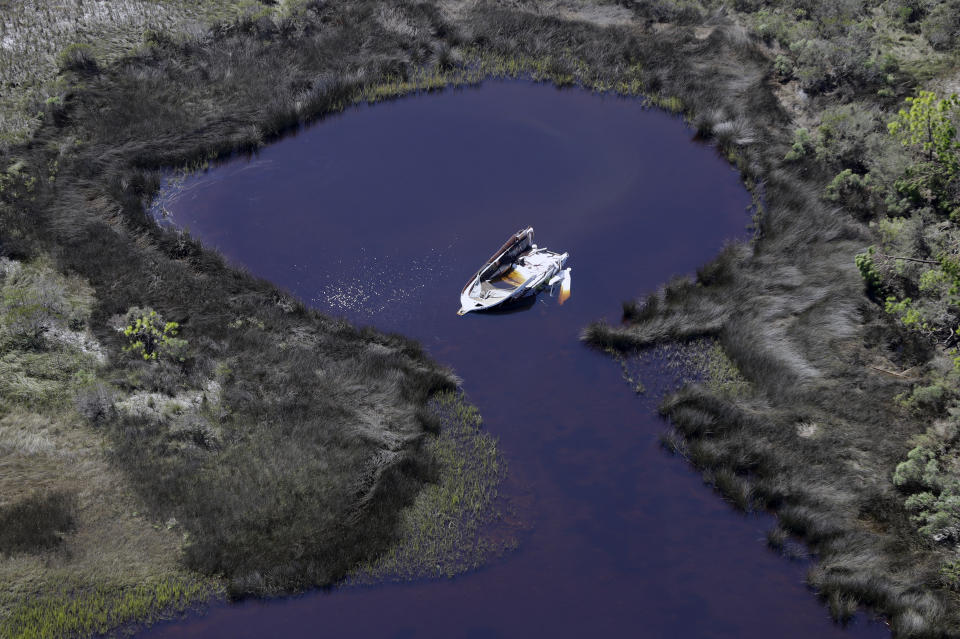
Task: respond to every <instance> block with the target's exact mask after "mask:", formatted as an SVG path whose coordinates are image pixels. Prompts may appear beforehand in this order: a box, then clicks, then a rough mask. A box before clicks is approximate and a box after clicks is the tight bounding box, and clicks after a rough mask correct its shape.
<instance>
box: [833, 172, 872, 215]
mask: <svg viewBox="0 0 960 639" xmlns="http://www.w3.org/2000/svg"><path fill="white" fill-rule="evenodd" d="M824 197H825V198H826V199H827V200H828V201H830V202H836V203H838V204H843V205H844V206H845V207H846V208H847V209H849V210H850V211H851V212H852V213H855V214H856V215H857V216H859V217H861V218H867V217H872V216H874V215H876V214H877V212H878V211H879V209H880V207H881V206H882V205H883V199H882V198H881V197H880V196H879V194H878V192H877V188H876V185H875V184H874V182H873V178H872V177H871V176H870V174H869V173H867V174H866V175H859V174H857V173H854V172H853V171H852V170H851V169H844V170H843V171H841V172H840V173H838V174H837V175H836V177H834V178H833V180H831V182H830V184H828V185H827V188H826V189H825V191H824Z"/></svg>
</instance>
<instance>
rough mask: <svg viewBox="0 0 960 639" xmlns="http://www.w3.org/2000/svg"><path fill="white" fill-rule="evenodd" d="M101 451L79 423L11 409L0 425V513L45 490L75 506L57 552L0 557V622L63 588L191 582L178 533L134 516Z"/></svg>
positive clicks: (100, 443) (99, 441) (95, 436)
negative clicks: (70, 497)
mask: <svg viewBox="0 0 960 639" xmlns="http://www.w3.org/2000/svg"><path fill="white" fill-rule="evenodd" d="M105 450H106V442H105V441H104V439H103V437H102V436H101V435H100V434H99V433H97V432H95V431H94V430H93V428H92V427H90V426H88V425H87V424H86V423H85V421H84V420H83V419H82V418H80V417H79V416H73V415H69V414H63V415H60V416H56V417H47V416H44V415H40V414H38V413H31V412H27V411H23V410H14V411H12V412H11V413H9V414H7V415H6V416H4V417H3V419H0V451H2V454H0V506H2V505H6V504H9V503H12V502H16V501H18V500H19V499H22V498H23V497H25V496H27V495H30V494H32V493H34V492H38V491H51V490H62V491H66V492H69V493H75V494H76V495H77V497H78V501H79V508H78V511H77V517H76V530H75V531H74V532H73V533H72V534H70V535H67V536H65V538H64V541H63V543H62V544H61V545H60V546H59V547H58V548H56V549H54V550H51V551H48V552H45V553H40V554H26V553H24V554H18V555H13V556H6V557H0V583H3V584H4V588H3V589H2V590H0V619H3V618H5V617H7V616H8V615H10V614H11V613H12V612H13V611H14V610H15V609H16V608H17V607H18V606H22V605H24V603H25V602H30V601H31V598H32V596H34V595H37V594H38V593H46V592H49V591H51V590H55V589H57V588H60V587H62V585H63V584H70V587H71V588H78V589H83V588H93V587H95V586H96V585H97V584H100V583H105V582H106V583H110V584H111V585H114V586H120V587H123V586H128V587H130V588H133V587H135V586H136V585H137V584H140V583H144V582H146V581H149V580H152V579H157V578H162V577H174V578H178V577H179V578H183V579H185V580H195V579H197V577H196V576H194V575H191V574H190V573H188V572H187V571H185V570H184V569H183V568H182V567H181V566H180V565H179V563H178V557H179V552H180V546H181V544H182V542H183V536H182V532H181V531H180V530H179V529H178V527H177V526H176V525H171V526H170V527H166V526H157V525H155V524H153V523H151V522H150V521H148V520H147V519H146V518H145V517H144V516H142V515H140V514H139V513H138V512H137V509H138V506H137V502H136V500H135V499H134V498H133V496H132V495H131V494H130V492H129V488H128V484H127V481H126V480H125V479H124V478H123V477H122V476H121V474H120V473H119V471H118V470H117V469H116V468H115V467H114V466H113V465H111V464H110V463H109V462H108V460H107V458H106V454H105ZM171 523H172V522H171ZM213 587H214V586H213V584H211V588H213Z"/></svg>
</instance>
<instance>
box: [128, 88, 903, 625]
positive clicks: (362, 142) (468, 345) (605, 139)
mask: <svg viewBox="0 0 960 639" xmlns="http://www.w3.org/2000/svg"><path fill="white" fill-rule="evenodd" d="M692 138H693V132H692V131H691V129H690V128H689V127H687V126H686V125H685V124H684V123H683V122H682V121H681V120H680V119H678V118H676V117H674V116H671V115H669V114H666V113H663V112H659V111H654V110H648V109H644V108H643V107H642V106H641V104H640V103H639V102H637V101H635V100H627V99H622V98H617V97H614V96H598V95H595V94H590V93H587V92H584V91H579V90H562V91H561V90H557V89H555V88H553V87H551V86H546V85H538V84H532V83H528V82H520V81H488V82H486V83H484V84H483V85H482V86H480V87H475V88H469V89H460V90H447V91H443V92H441V93H434V94H430V95H425V96H417V97H411V98H406V99H402V100H398V101H394V102H390V103H385V104H380V105H377V106H376V107H366V106H364V107H359V108H355V109H351V110H349V111H348V112H346V113H344V114H342V115H340V116H337V117H332V118H328V119H326V120H325V121H323V122H322V123H320V124H318V125H315V126H312V127H309V128H307V129H305V130H304V131H301V132H300V133H299V134H298V135H295V136H291V137H288V138H286V139H284V140H282V141H280V142H278V143H276V144H273V145H271V146H269V147H267V148H265V149H263V150H262V151H261V152H259V153H258V154H257V155H256V156H255V157H253V158H238V159H235V160H231V161H229V162H226V163H224V164H223V165H221V166H219V167H217V168H214V169H213V170H210V171H209V172H206V173H204V174H200V175H197V176H193V177H190V178H187V179H186V180H185V181H184V182H183V183H182V184H181V185H180V189H179V190H178V192H177V194H176V196H175V197H172V198H170V200H169V201H168V202H166V207H167V209H168V210H169V212H170V214H171V216H172V219H173V221H174V222H175V223H176V224H177V225H179V226H181V227H186V228H188V229H189V230H190V232H191V234H192V235H193V236H194V237H199V238H201V239H202V240H203V241H204V242H205V243H206V244H208V245H212V246H215V247H217V248H218V249H220V250H221V251H222V252H223V253H224V254H225V255H226V256H227V258H228V259H229V260H231V261H232V262H233V263H235V264H238V265H242V266H243V267H245V268H246V269H248V270H250V271H251V272H253V273H254V274H256V275H259V276H262V277H264V278H267V279H269V280H271V281H273V282H275V283H276V284H278V285H280V286H282V287H285V288H287V289H288V290H290V291H292V292H293V293H294V294H296V295H298V296H299V297H300V298H302V299H303V300H305V301H307V302H308V303H309V304H311V305H313V306H314V307H316V308H318V309H320V310H322V311H324V312H326V313H330V314H333V315H337V316H344V317H346V318H347V319H349V320H350V321H352V322H355V323H358V324H370V325H373V326H376V327H377V328H379V329H382V330H385V331H392V332H399V333H403V334H405V335H409V336H411V337H414V338H417V339H419V340H421V342H422V343H423V344H424V345H425V347H426V348H427V350H428V351H429V352H430V354H431V356H432V357H434V358H435V359H437V360H439V361H440V362H442V363H444V364H446V365H449V366H450V367H452V368H453V369H454V370H455V371H456V373H457V374H458V375H459V376H460V377H461V378H462V379H463V388H464V390H465V392H466V393H467V396H468V399H469V401H471V402H472V403H474V404H476V405H477V406H478V407H479V409H480V412H481V413H482V415H483V417H484V427H485V428H486V429H487V430H488V431H489V432H491V433H493V434H494V435H496V436H497V437H498V438H499V440H500V448H501V450H502V451H503V454H504V456H505V457H506V459H507V461H508V463H509V467H510V472H511V476H512V479H511V484H512V486H513V488H512V489H511V490H512V491H513V492H514V494H515V495H519V496H520V497H522V499H517V500H516V502H517V504H519V506H518V507H519V508H520V511H521V512H520V513H519V516H520V517H521V518H522V519H523V520H524V521H525V522H526V523H527V526H528V527H527V528H526V529H525V530H524V531H523V532H522V533H521V534H520V545H519V548H518V549H517V550H516V551H514V552H511V553H508V554H507V555H505V556H504V557H503V558H501V559H499V560H496V561H495V562H494V563H492V564H491V565H489V566H487V567H485V568H483V569H481V570H478V571H476V572H473V573H469V574H465V575H462V576H460V577H457V578H454V579H439V580H424V581H417V582H412V583H406V584H399V585H397V584H388V585H382V586H375V587H351V588H342V589H334V590H330V591H322V592H314V593H309V594H306V595H302V596H299V597H293V598H286V599H280V600H275V601H247V602H243V603H240V604H235V605H220V606H216V607H214V608H213V609H211V610H208V611H207V612H205V613H204V614H202V615H200V616H195V617H190V618H188V619H185V620H181V621H177V622H170V623H165V624H161V625H158V626H155V627H153V628H151V629H149V630H147V631H145V632H144V633H143V635H144V636H150V637H262V636H290V637H297V636H304V637H306V636H311V637H312V636H317V635H318V634H329V635H330V636H338V637H341V636H369V637H471V638H474V637H476V638H479V637H515V636H527V637H532V636H549V637H582V636H640V637H649V638H655V637H664V638H666V637H671V638H674V637H711V638H720V637H730V638H734V637H736V638H738V639H742V638H745V637H757V638H760V637H763V638H767V637H771V636H776V637H778V638H780V639H788V638H793V637H796V638H804V639H806V638H809V637H845V638H852V637H881V636H888V635H889V632H888V631H887V629H886V627H885V625H883V624H882V623H880V622H878V621H873V620H870V619H868V618H867V617H866V616H865V615H861V616H859V617H857V619H856V620H855V621H854V622H853V623H852V624H851V625H850V626H848V627H847V628H841V627H839V626H837V625H835V624H834V623H833V622H832V621H831V620H830V618H829V615H828V613H827V610H826V608H825V607H824V606H823V605H822V604H821V603H820V602H818V601H817V599H816V597H815V595H814V594H813V593H812V592H811V591H810V590H809V589H808V588H807V587H806V586H805V585H804V575H805V572H806V570H808V568H809V564H808V563H806V562H802V561H792V562H791V561H788V560H786V559H784V558H782V557H779V556H777V555H776V554H774V553H773V552H771V551H770V550H768V549H767V547H766V544H765V532H766V530H767V529H769V528H770V527H771V526H772V525H773V521H772V518H771V517H769V516H767V515H751V516H744V515H741V514H738V513H737V512H735V511H734V510H733V509H732V508H731V507H730V506H729V505H728V504H726V503H725V502H724V501H722V500H721V499H720V498H719V497H718V496H717V495H716V493H714V492H713V490H712V489H711V488H710V487H708V486H706V485H704V483H703V481H702V480H701V479H700V477H699V475H698V474H697V473H696V472H695V471H694V470H693V469H692V468H690V467H689V466H688V464H687V463H686V462H685V461H684V460H683V459H681V458H677V457H672V456H670V455H669V454H667V453H666V452H665V451H664V450H663V448H662V447H661V445H660V444H659V440H658V436H659V434H660V433H661V432H662V431H663V430H664V428H665V424H664V422H663V421H662V420H661V419H659V418H658V417H657V415H656V413H655V410H654V406H655V403H656V402H655V398H644V397H638V396H637V395H636V394H635V393H634V392H633V390H632V389H631V388H630V387H629V386H628V385H627V384H626V383H625V382H624V380H623V377H622V372H621V370H620V368H619V366H618V365H617V363H616V362H615V361H614V360H613V359H611V358H610V357H607V356H606V355H603V354H601V353H597V352H595V351H593V350H591V349H589V348H587V347H586V346H584V345H582V344H581V343H580V342H579V341H578V335H579V332H580V331H581V330H582V329H583V327H584V326H586V325H587V324H588V323H589V322H591V321H593V320H596V319H598V318H601V317H606V318H607V319H608V320H609V321H614V322H615V321H619V312H620V302H621V301H622V300H624V299H628V298H630V297H635V296H639V295H642V294H645V293H648V292H650V291H652V290H653V289H655V288H656V287H657V286H658V285H660V284H662V283H663V282H665V281H667V280H668V279H669V278H670V277H672V276H675V275H684V274H690V273H692V272H693V271H694V270H695V269H696V267H697V266H699V265H701V264H703V263H704V262H706V261H708V260H709V259H711V258H712V257H713V256H714V255H715V254H716V253H717V252H718V250H719V249H720V247H721V246H722V245H723V243H724V242H725V241H729V240H734V239H746V238H747V231H746V228H747V226H748V224H749V221H750V220H749V212H748V207H749V205H750V198H749V195H748V194H747V192H746V191H745V189H744V188H743V186H742V185H741V183H740V181H739V177H738V175H737V173H736V172H735V171H734V170H732V169H731V167H730V166H729V164H728V163H727V162H726V161H725V160H724V159H723V158H721V157H720V156H719V155H718V154H717V152H716V151H715V150H714V149H713V148H712V147H710V146H708V145H704V144H701V143H698V142H696V141H695V140H693V139H692ZM528 225H532V226H533V227H534V228H535V229H536V241H537V242H538V244H540V245H541V246H545V247H547V248H550V249H555V250H558V251H567V252H569V253H570V260H569V262H568V266H570V267H571V268H572V275H573V287H572V289H573V290H572V296H571V298H570V299H569V301H567V302H566V303H565V304H564V305H562V306H561V305H559V304H558V303H557V300H556V299H555V298H551V297H550V296H549V295H546V294H541V295H540V296H539V297H538V298H537V299H536V300H535V302H534V303H533V304H532V305H527V307H526V308H523V309H521V310H518V311H517V312H513V313H509V314H498V315H473V314H471V315H468V316H465V317H458V316H457V314H456V311H457V309H458V308H459V293H460V289H461V288H462V287H463V285H464V283H465V282H466V280H467V279H468V278H469V277H470V276H471V274H473V273H474V272H475V271H476V269H477V268H478V267H479V266H480V265H481V264H482V262H483V261H484V260H485V259H486V258H487V257H488V256H489V255H490V254H491V253H492V252H493V251H494V250H496V248H497V247H499V246H500V245H501V243H502V242H503V241H504V240H505V239H506V238H507V236H508V235H510V234H511V233H513V232H515V231H516V230H518V229H520V228H523V227H526V226H528ZM648 374H650V375H655V374H656V368H653V367H651V368H649V370H648ZM648 381H649V380H648Z"/></svg>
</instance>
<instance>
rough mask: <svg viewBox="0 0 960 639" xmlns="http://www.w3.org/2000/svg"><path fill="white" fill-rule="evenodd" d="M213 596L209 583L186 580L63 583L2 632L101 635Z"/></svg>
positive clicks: (24, 637) (3, 624)
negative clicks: (132, 582) (92, 583)
mask: <svg viewBox="0 0 960 639" xmlns="http://www.w3.org/2000/svg"><path fill="white" fill-rule="evenodd" d="M214 594H216V592H215V591H214V590H213V589H211V587H210V585H209V584H208V583H206V582H203V581H195V580H190V579H185V578H182V577H160V578H151V579H147V580H146V581H144V582H142V583H138V584H135V585H129V584H127V585H124V584H116V583H114V584H111V583H109V581H107V580H105V581H102V582H98V583H96V584H94V585H87V584H84V583H82V582H79V583H78V582H75V581H74V580H70V579H65V580H63V581H62V582H60V583H57V584H56V585H54V586H50V585H48V586H47V587H46V588H45V591H44V592H43V594H41V595H40V596H39V597H35V598H30V599H29V600H28V601H25V602H23V603H22V604H21V605H19V606H18V607H16V608H14V609H13V611H12V612H11V613H10V614H9V615H7V616H6V617H4V618H3V619H0V634H2V636H4V637H9V638H10V639H55V638H57V637H76V636H81V637H89V636H95V635H103V634H107V633H109V632H111V631H114V630H115V629H117V628H118V627H121V626H123V625H125V624H130V623H136V624H138V625H140V624H144V623H150V622H154V621H158V620H160V619H165V618H170V617H173V616H176V615H179V614H181V613H183V612H185V611H187V610H189V609H190V608H191V607H193V606H195V605H197V604H198V603H199V602H203V601H204V600H206V599H209V598H210V597H211V596H213V595H214Z"/></svg>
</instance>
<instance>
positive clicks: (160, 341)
mask: <svg viewBox="0 0 960 639" xmlns="http://www.w3.org/2000/svg"><path fill="white" fill-rule="evenodd" d="M127 318H128V320H129V321H130V323H129V324H128V325H127V327H126V328H124V329H123V334H124V336H125V337H127V338H128V340H129V343H128V344H127V345H126V346H124V348H123V350H124V351H125V352H128V353H133V354H134V355H136V356H138V357H140V358H142V359H144V360H153V361H156V360H157V359H159V358H161V357H164V358H168V359H172V360H174V361H178V362H182V361H184V359H185V356H186V351H187V341H186V340H184V339H180V338H178V337H177V335H178V334H179V332H180V325H179V324H178V323H177V322H165V321H163V319H162V318H161V317H160V315H158V314H157V312H156V311H155V310H153V309H144V310H141V309H139V308H132V309H130V311H129V312H128V313H127Z"/></svg>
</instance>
